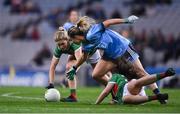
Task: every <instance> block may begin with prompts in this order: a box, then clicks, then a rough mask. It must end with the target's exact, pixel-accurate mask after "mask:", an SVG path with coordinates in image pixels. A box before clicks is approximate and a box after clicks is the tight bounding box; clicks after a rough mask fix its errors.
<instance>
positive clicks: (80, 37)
mask: <svg viewBox="0 0 180 114" xmlns="http://www.w3.org/2000/svg"><path fill="white" fill-rule="evenodd" d="M72 40H73V42H74V43H76V44H81V42H82V41H83V40H84V36H80V35H75V36H74V38H73V39H72Z"/></svg>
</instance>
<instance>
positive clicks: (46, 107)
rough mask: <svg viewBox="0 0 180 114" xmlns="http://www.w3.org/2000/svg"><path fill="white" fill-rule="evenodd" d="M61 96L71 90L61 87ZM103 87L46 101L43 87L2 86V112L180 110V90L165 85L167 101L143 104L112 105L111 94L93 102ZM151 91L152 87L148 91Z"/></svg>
mask: <svg viewBox="0 0 180 114" xmlns="http://www.w3.org/2000/svg"><path fill="white" fill-rule="evenodd" d="M58 89H59V90H60V93H61V96H62V97H66V96H68V95H69V90H68V89H64V88H58ZM101 90H102V88H78V90H77V93H78V98H79V99H78V100H79V102H77V103H63V102H46V101H45V100H44V92H45V89H44V88H38V87H37V88H35V87H33V88H32V87H0V113H11V112H14V113H32V112H33V113H57V112H58V113H139V112H141V113H142V112H144V113H160V112H161V113H177V112H180V90H179V89H163V90H161V91H162V92H167V93H169V97H170V98H169V101H168V104H166V105H160V104H159V102H157V101H153V102H149V103H146V104H144V105H110V104H108V103H109V101H110V96H109V97H108V98H106V99H105V101H104V102H103V103H102V104H101V105H94V102H95V100H96V98H97V96H98V95H99V93H100V92H101ZM147 93H148V94H151V92H150V91H147Z"/></svg>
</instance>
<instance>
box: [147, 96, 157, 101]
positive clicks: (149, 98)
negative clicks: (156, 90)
mask: <svg viewBox="0 0 180 114" xmlns="http://www.w3.org/2000/svg"><path fill="white" fill-rule="evenodd" d="M152 100H157V95H153V96H148V101H152Z"/></svg>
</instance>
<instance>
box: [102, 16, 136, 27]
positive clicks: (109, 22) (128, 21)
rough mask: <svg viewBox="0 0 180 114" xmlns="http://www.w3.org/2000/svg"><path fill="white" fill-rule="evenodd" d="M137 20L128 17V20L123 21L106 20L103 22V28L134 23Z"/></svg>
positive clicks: (134, 17)
mask: <svg viewBox="0 0 180 114" xmlns="http://www.w3.org/2000/svg"><path fill="white" fill-rule="evenodd" d="M138 19H139V18H138V17H137V16H134V15H132V16H129V17H128V18H125V19H118V18H117V19H108V20H106V21H104V22H103V24H104V27H109V26H110V25H115V24H122V23H134V22H135V21H136V20H138Z"/></svg>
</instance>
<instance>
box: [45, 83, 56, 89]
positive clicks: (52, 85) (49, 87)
mask: <svg viewBox="0 0 180 114" xmlns="http://www.w3.org/2000/svg"><path fill="white" fill-rule="evenodd" d="M51 88H54V84H52V83H49V85H48V86H47V87H46V89H51Z"/></svg>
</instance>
